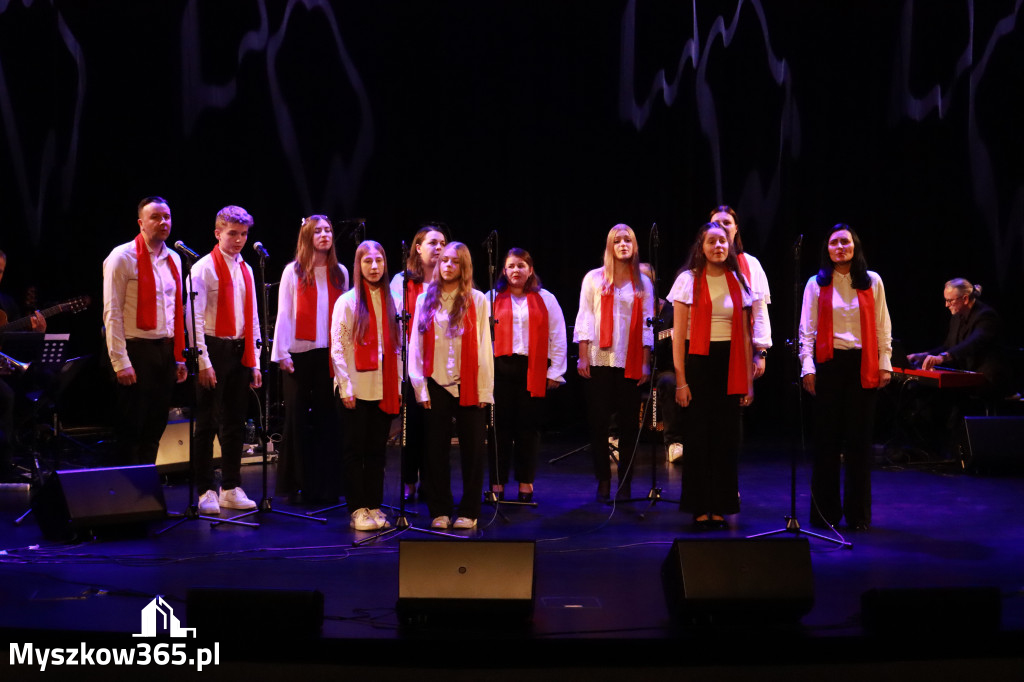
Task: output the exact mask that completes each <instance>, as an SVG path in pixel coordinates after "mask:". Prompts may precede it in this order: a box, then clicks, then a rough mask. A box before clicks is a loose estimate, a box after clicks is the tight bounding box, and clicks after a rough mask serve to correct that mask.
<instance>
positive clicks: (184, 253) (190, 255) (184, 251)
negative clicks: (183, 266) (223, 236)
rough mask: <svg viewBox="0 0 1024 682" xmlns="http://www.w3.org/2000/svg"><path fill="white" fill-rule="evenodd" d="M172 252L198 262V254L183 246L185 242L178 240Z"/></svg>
mask: <svg viewBox="0 0 1024 682" xmlns="http://www.w3.org/2000/svg"><path fill="white" fill-rule="evenodd" d="M174 250H175V251H177V252H178V253H180V254H181V255H182V256H185V257H186V258H190V259H192V260H199V254H198V253H196V252H195V251H193V250H192V249H190V248H188V247H187V246H185V242H183V241H181V240H180V239H179V240H178V241H176V242H174Z"/></svg>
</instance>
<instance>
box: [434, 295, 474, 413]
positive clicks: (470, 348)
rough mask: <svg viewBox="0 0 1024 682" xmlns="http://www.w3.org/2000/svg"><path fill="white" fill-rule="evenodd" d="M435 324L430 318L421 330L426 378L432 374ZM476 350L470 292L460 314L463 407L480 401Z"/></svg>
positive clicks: (460, 384)
mask: <svg viewBox="0 0 1024 682" xmlns="http://www.w3.org/2000/svg"><path fill="white" fill-rule="evenodd" d="M436 324H437V323H436V322H435V321H434V320H433V319H431V321H430V326H429V327H428V328H427V331H425V332H423V378H424V379H428V378H430V376H432V375H433V374H434V326H435V325H436ZM478 350H479V341H478V339H477V331H476V305H475V304H474V303H473V294H472V292H470V293H469V301H467V306H466V314H465V315H463V316H462V355H461V357H460V358H459V405H462V406H463V407H475V406H476V405H478V404H479V403H480V399H479V397H478V395H479V394H478V392H477V385H476V382H477V375H478V374H479V370H480V360H479V357H478V356H477V353H478Z"/></svg>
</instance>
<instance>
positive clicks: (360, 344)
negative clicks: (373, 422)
mask: <svg viewBox="0 0 1024 682" xmlns="http://www.w3.org/2000/svg"><path fill="white" fill-rule="evenodd" d="M378 291H380V292H381V296H382V297H383V296H390V293H388V292H387V291H386V290H385V289H383V288H381V289H378ZM363 300H365V301H366V312H367V313H369V315H368V316H367V320H366V322H367V324H366V331H365V332H363V338H362V340H356V339H352V341H353V342H354V345H355V360H356V371H357V372H372V371H376V370H377V367H378V364H379V363H378V356H379V355H380V354H381V353H380V350H379V347H378V341H377V314H376V312H375V311H374V309H373V297H372V296H371V295H370V285H369V284H368V283H367V282H366V281H365V280H364V281H363ZM381 304H382V305H381V308H382V310H381V312H380V317H381V320H382V324H381V327H382V328H383V329H384V353H383V355H384V372H383V376H382V377H381V379H382V380H383V382H384V397H383V398H382V399H381V401H380V409H382V410H384V411H385V412H387V413H388V414H398V411H399V406H400V404H401V401H400V400H399V397H398V358H396V357H395V344H394V342H392V340H391V325H390V324H389V321H388V320H387V319H386V317H385V316H386V315H387V311H388V306H387V299H383V298H382V300H381Z"/></svg>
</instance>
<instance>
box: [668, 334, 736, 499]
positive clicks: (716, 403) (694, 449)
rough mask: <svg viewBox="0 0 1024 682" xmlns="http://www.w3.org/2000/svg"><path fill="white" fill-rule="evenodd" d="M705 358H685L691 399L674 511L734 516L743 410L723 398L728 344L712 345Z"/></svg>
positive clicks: (733, 398)
mask: <svg viewBox="0 0 1024 682" xmlns="http://www.w3.org/2000/svg"><path fill="white" fill-rule="evenodd" d="M709 345H710V348H709V350H708V354H707V355H692V354H690V353H687V355H686V383H688V384H689V385H690V394H691V395H692V399H691V400H690V405H689V406H688V407H686V408H685V409H683V415H684V416H683V418H684V420H685V427H684V430H683V433H684V434H685V436H684V439H683V444H684V449H683V468H682V479H683V490H682V494H681V495H680V497H679V508H680V509H682V510H683V511H685V512H690V513H691V514H698V515H699V514H709V513H710V514H736V513H737V512H739V510H740V499H739V471H738V470H739V454H740V447H741V445H742V443H743V408H742V407H740V398H741V396H738V395H728V394H727V393H726V391H727V390H728V385H729V347H730V342H728V341H713V342H712V343H711V344H709Z"/></svg>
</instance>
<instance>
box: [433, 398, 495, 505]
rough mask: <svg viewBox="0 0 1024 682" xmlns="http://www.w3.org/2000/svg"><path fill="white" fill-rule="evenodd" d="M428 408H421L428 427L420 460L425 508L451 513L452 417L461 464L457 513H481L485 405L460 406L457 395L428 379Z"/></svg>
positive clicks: (452, 500)
mask: <svg viewBox="0 0 1024 682" xmlns="http://www.w3.org/2000/svg"><path fill="white" fill-rule="evenodd" d="M427 390H428V392H429V396H430V409H429V410H424V412H425V416H426V430H427V456H426V459H425V460H424V461H423V481H424V483H426V486H427V508H428V509H429V510H430V516H431V517H434V518H436V517H438V516H450V515H451V514H452V507H453V506H454V498H453V497H452V484H451V477H452V473H451V459H450V456H451V447H452V419H453V418H454V419H455V432H456V433H457V434H458V437H459V455H460V460H461V465H462V499H460V500H459V506H458V509H457V510H456V516H465V517H467V518H471V519H476V518H479V517H480V498H481V494H482V491H483V485H484V461H483V460H484V428H485V420H486V415H487V410H486V408H483V407H479V406H476V405H474V406H469V407H463V406H462V405H459V399H458V398H456V397H455V396H453V395H452V394H451V393H449V392H448V391H446V390H445V389H443V388H441V387H440V386H438V385H437V383H436V382H435V381H434V380H433V379H427Z"/></svg>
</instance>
